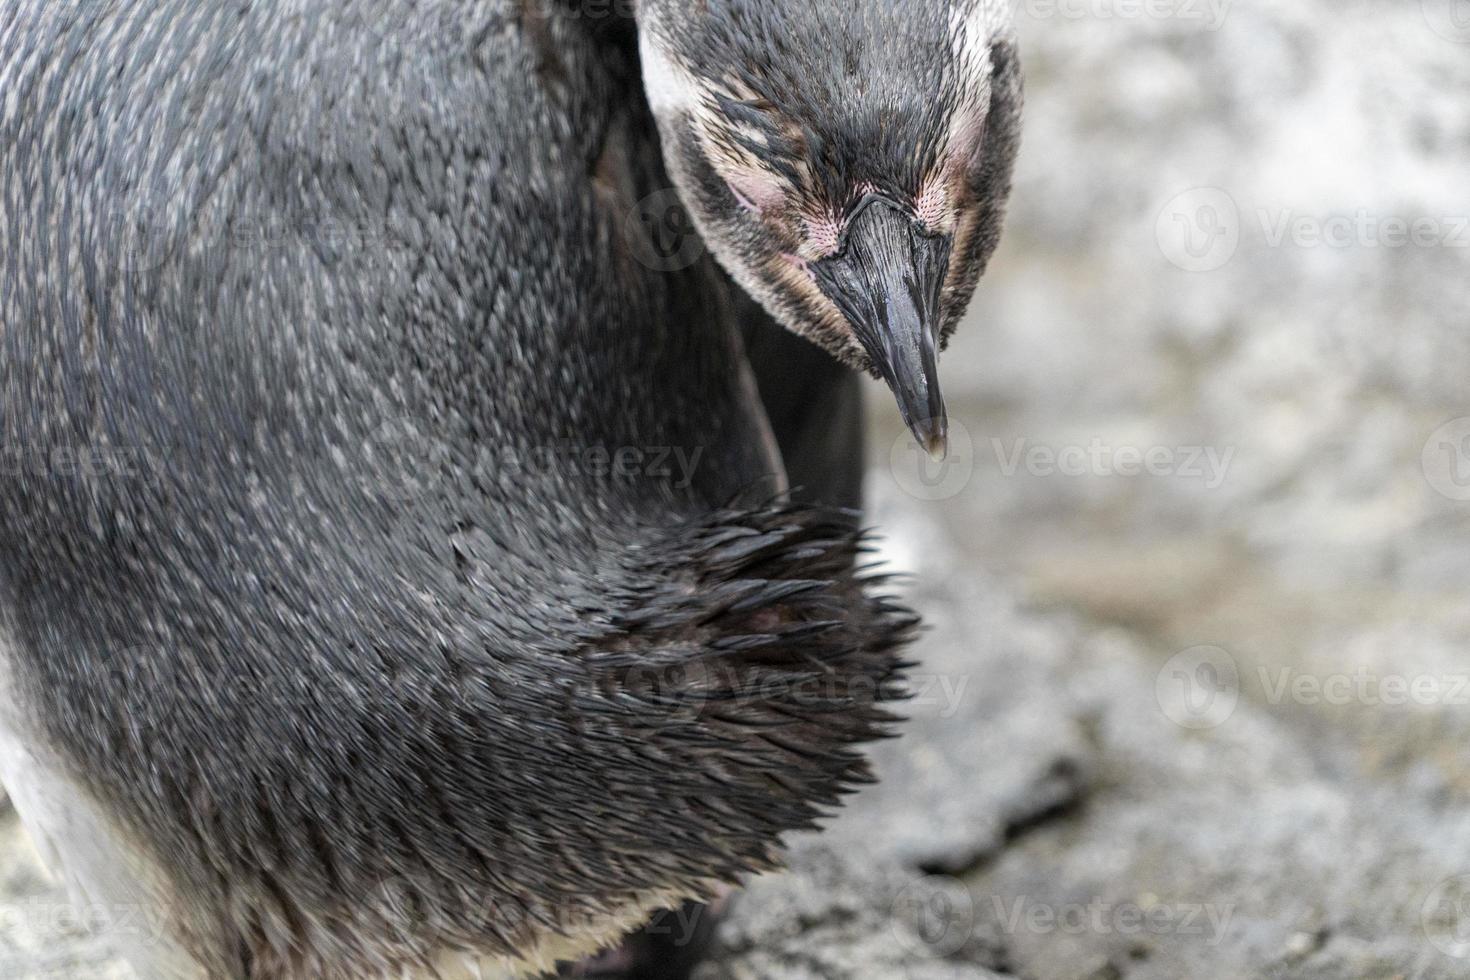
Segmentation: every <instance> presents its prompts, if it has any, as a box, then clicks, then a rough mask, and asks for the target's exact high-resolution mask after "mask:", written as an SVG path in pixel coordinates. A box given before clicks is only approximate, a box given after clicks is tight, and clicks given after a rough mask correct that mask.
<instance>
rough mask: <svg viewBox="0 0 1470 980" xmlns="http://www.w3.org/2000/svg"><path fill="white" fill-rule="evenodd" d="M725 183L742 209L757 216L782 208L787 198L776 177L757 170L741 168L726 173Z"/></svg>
mask: <svg viewBox="0 0 1470 980" xmlns="http://www.w3.org/2000/svg"><path fill="white" fill-rule="evenodd" d="M724 177H725V184H726V186H728V187H729V188H730V193H731V195H733V196H734V198H735V202H736V203H737V204H739V205H740V207H741V209H742V210H744V211H746V212H747V213H749V214H752V215H754V216H756V217H761V216H763V215H765V214H767V213H768V212H771V211H775V210H776V209H778V208H780V207H781V205H782V204H783V203H784V202H785V200H786V195H785V193H783V192H782V190H781V185H780V184H779V183H777V180H776V178H775V177H772V176H770V175H768V174H763V173H760V172H758V171H755V170H749V169H741V170H738V171H732V172H729V173H726V174H725V175H724Z"/></svg>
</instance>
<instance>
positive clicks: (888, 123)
mask: <svg viewBox="0 0 1470 980" xmlns="http://www.w3.org/2000/svg"><path fill="white" fill-rule="evenodd" d="M639 34H640V49H641V59H642V64H643V75H644V83H645V89H646V91H647V93H648V97H649V103H650V106H651V107H652V109H653V112H654V114H655V116H656V117H657V119H658V123H659V129H660V135H661V138H662V142H663V152H664V157H665V161H666V163H667V165H668V168H669V171H670V174H671V175H672V177H673V179H674V181H675V183H676V185H677V186H678V188H679V191H680V194H681V197H682V198H683V200H684V203H685V205H686V206H687V207H688V209H689V211H690V213H691V215H692V216H693V218H694V221H695V224H696V226H697V227H698V229H699V231H700V233H701V234H702V235H703V236H704V238H705V241H706V242H707V243H708V244H709V246H710V249H711V250H712V251H713V253H714V254H715V256H716V258H718V259H719V261H720V262H721V264H722V265H723V266H724V267H725V268H726V270H727V271H729V273H730V274H731V275H732V276H733V277H734V278H735V279H736V280H737V281H738V282H739V283H740V284H741V286H743V287H744V288H745V289H746V290H747V291H748V292H749V293H750V294H751V295H752V296H754V297H755V298H756V299H757V300H759V301H760V302H761V303H762V304H763V305H764V306H765V308H766V309H767V311H769V312H770V313H771V315H772V316H774V317H775V318H776V319H777V320H779V321H780V322H781V323H783V324H784V325H785V326H786V327H788V328H789V329H791V330H793V331H795V332H796V333H798V334H800V335H802V336H804V337H806V338H808V339H809V340H811V341H813V342H815V343H817V344H819V345H820V346H822V347H824V348H826V349H827V350H828V351H829V352H830V353H832V354H833V355H834V356H836V357H838V358H839V359H841V360H843V361H845V362H847V363H848V364H851V365H852V366H854V367H857V368H859V369H863V370H866V371H868V372H869V373H871V374H873V375H874V376H876V377H881V378H882V379H883V380H884V381H886V382H887V383H888V385H889V387H890V388H891V389H892V390H893V393H894V395H895V397H896V398H897V400H898V406H899V409H900V411H901V413H902V414H903V417H904V421H905V422H906V423H907V424H908V425H909V427H910V429H911V430H912V431H913V433H914V436H915V438H917V439H918V440H919V442H920V443H921V444H922V445H924V446H925V447H926V448H927V449H929V451H930V452H931V453H936V454H938V453H942V452H943V449H944V445H945V438H946V428H947V421H946V416H945V408H944V399H943V396H942V394H941V392H940V387H939V377H938V367H937V358H938V351H939V350H940V349H942V347H943V346H944V344H945V342H946V341H947V340H948V337H949V334H950V333H951V331H953V329H954V327H955V325H956V323H957V322H958V321H959V319H960V317H961V315H962V314H963V313H964V311H965V308H966V306H967V305H968V303H969V300H970V296H971V294H972V293H973V292H974V288H975V284H976V282H977V281H978V279H979V277H980V275H981V273H982V272H983V271H984V267H985V264H986V262H987V261H988V259H989V257H990V254H991V252H992V251H993V250H994V248H995V245H996V243H997V241H998V239H999V235H1000V224H1001V217H1002V214H1003V211H1004V205H1005V200H1006V198H1007V197H1008V195H1009V191H1010V181H1011V170H1012V166H1013V163H1014V159H1015V153H1016V147H1017V141H1018V140H1017V138H1018V129H1019V125H1020V103H1021V83H1020V69H1019V63H1018V59H1017V57H1016V45H1015V39H1014V33H1013V31H1012V28H1011V24H1010V14H1009V10H1008V7H1007V5H1006V3H1005V2H1004V0H802V2H801V3H784V2H777V0H707V2H692V0H641V3H640V6H639Z"/></svg>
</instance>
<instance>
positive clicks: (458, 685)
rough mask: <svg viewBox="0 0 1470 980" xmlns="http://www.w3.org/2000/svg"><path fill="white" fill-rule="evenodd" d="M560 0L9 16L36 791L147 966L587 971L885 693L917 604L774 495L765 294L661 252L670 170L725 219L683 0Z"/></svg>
mask: <svg viewBox="0 0 1470 980" xmlns="http://www.w3.org/2000/svg"><path fill="white" fill-rule="evenodd" d="M691 6H692V5H691ZM865 6H866V5H865ZM880 6H881V5H880ZM935 6H936V8H937V7H938V6H941V5H939V4H937V3H936V4H935ZM945 6H947V5H945ZM571 9H572V8H571V5H565V4H561V3H556V2H553V3H546V2H538V0H480V2H467V3H456V4H445V5H433V4H417V5H404V4H401V3H397V2H395V0H338V2H335V3H330V4H329V3H323V2H321V0H260V2H257V3H252V4H245V5H222V4H213V3H208V2H205V0H151V2H147V3H144V2H142V0H110V2H106V3H88V4H77V5H63V6H61V7H58V6H57V5H55V4H54V3H51V2H49V0H20V2H18V3H16V4H13V5H12V6H11V8H10V9H9V10H8V11H7V14H6V16H5V18H4V19H3V20H0V91H3V92H4V93H5V94H4V96H3V98H0V201H3V205H0V256H3V259H0V261H3V266H0V451H3V453H4V458H3V459H0V463H3V467H0V482H3V486H0V555H3V558H0V779H3V781H4V783H5V785H6V787H7V789H8V790H9V792H10V794H11V796H12V799H13V800H14V802H15V804H16V807H17V810H18V811H19V812H20V814H21V816H22V819H23V821H24V822H25V824H26V826H27V828H28V829H29V831H30V832H31V834H32V835H33V837H34V838H35V840H36V841H37V842H38V844H39V845H40V847H41V849H42V851H43V853H45V854H46V855H47V856H48V858H49V860H50V862H51V863H52V864H53V866H55V867H56V868H58V869H59V870H60V872H61V873H62V874H63V876H64V877H65V878H66V880H67V882H68V885H69V886H70V888H71V890H72V894H73V895H74V896H75V898H76V899H77V900H78V901H79V902H82V903H85V904H86V905H87V907H88V908H89V910H92V911H93V912H95V913H99V914H101V915H102V917H103V918H105V919H108V920H110V922H111V925H112V927H113V932H114V935H115V936H116V937H117V939H118V941H119V943H120V945H121V946H122V948H123V951H124V953H125V955H126V956H127V957H128V959H129V960H130V961H131V962H132V963H133V965H134V967H135V968H136V970H137V972H138V973H139V974H140V975H141V976H143V977H146V978H149V980H153V978H159V980H174V978H181V980H194V978H211V980H213V978H245V980H297V978H308V977H310V978H326V980H333V978H349V977H351V978H356V977H379V976H392V977H425V978H427V977H443V978H456V977H496V978H498V977H504V978H510V977H524V976H536V975H541V974H544V973H547V972H550V971H552V970H555V969H557V968H558V965H559V964H562V965H565V964H567V963H573V962H576V961H579V960H584V958H586V957H588V956H591V955H592V954H594V953H596V952H597V951H598V950H602V949H605V948H607V947H608V946H609V945H610V944H612V943H615V942H617V941H618V939H619V938H620V937H622V936H623V935H625V934H626V933H628V932H629V931H630V930H632V929H635V928H636V927H637V926H639V925H640V924H641V923H642V922H644V921H645V920H646V919H647V918H648V917H649V915H650V914H652V913H654V912H656V911H657V910H660V909H669V908H676V907H678V906H679V904H680V903H682V902H686V901H690V900H703V899H708V898H710V897H712V896H714V895H717V894H719V893H720V891H721V890H722V888H723V887H724V885H726V884H728V883H733V882H738V881H739V880H740V878H741V876H743V875H745V874H748V873H750V872H753V871H760V870H765V869H768V868H772V867H774V866H776V865H777V864H778V862H779V844H780V840H781V837H782V835H784V834H786V833H789V832H791V831H795V830H799V829H809V828H811V827H812V826H814V822H815V821H816V820H817V819H818V818H819V817H820V816H821V815H823V814H824V813H827V812H830V810H831V809H832V808H833V807H835V806H836V805H837V804H838V803H839V802H840V799H841V798H842V796H843V795H844V794H845V793H847V792H849V791H851V789H852V788H853V787H854V786H856V785H858V784H860V783H862V782H863V781H864V780H866V779H868V778H869V776H868V771H867V768H866V764H865V761H864V759H863V756H862V754H861V751H860V749H861V746H862V745H863V743H865V742H868V741H870V740H872V739H874V738H878V737H882V736H884V735H886V734H889V732H890V727H891V723H892V720H893V715H892V712H891V709H890V705H891V703H892V702H893V701H894V700H896V699H897V698H899V697H900V696H901V675H902V672H903V669H904V667H905V664H904V662H903V660H902V654H901V650H902V648H903V646H904V645H905V644H906V643H907V642H908V641H909V640H910V639H911V637H912V635H913V632H914V629H915V619H914V617H913V616H912V614H911V613H910V612H908V610H906V609H904V608H903V607H902V606H901V605H899V604H898V603H896V602H895V601H893V600H892V599H890V598H889V597H887V596H885V595H883V594H881V591H880V590H881V586H880V584H879V583H878V581H876V580H873V579H870V578H865V577H864V573H863V572H862V571H861V570H860V569H859V567H858V561H857V557H858V555H860V554H861V553H862V551H863V550H864V548H865V544H864V538H863V536H862V534H861V532H860V531H859V530H858V529H857V528H856V527H855V525H854V522H853V520H852V519H851V516H850V515H846V514H841V513H834V512H832V511H831V510H828V509H825V508H821V507H815V506H810V505H807V504H804V503H801V502H797V501H793V500H791V499H790V497H789V496H788V495H787V494H786V492H785V491H786V489H787V487H788V480H787V478H786V470H785V467H784V466H783V461H782V458H781V452H780V449H779V446H778V440H779V438H780V437H778V435H777V433H776V432H775V431H774V430H773V427H772V424H771V416H770V415H769V414H768V413H767V411H766V407H765V406H766V401H767V400H770V398H769V396H768V397H767V399H766V400H763V398H762V391H763V390H765V386H762V385H761V383H760V382H759V381H758V380H757V378H756V375H755V372H754V371H753V370H752V368H751V365H750V363H749V361H748V359H747V352H746V350H745V348H744V345H743V341H742V329H741V321H740V319H739V318H740V312H739V309H738V305H737V299H738V297H734V296H732V295H731V293H730V291H729V290H728V289H727V288H725V287H724V286H723V285H722V284H721V283H720V281H719V280H718V279H717V278H716V274H715V272H714V270H713V269H712V268H711V266H710V265H709V263H707V262H696V263H694V264H693V265H691V266H689V267H688V268H685V269H679V270H664V269H651V268H649V267H648V266H646V265H644V264H641V263H640V262H639V261H638V259H637V258H636V256H635V255H634V254H630V249H629V248H628V247H627V241H626V238H627V235H628V230H627V226H628V222H627V221H626V216H627V215H628V214H629V213H630V212H632V211H633V210H634V209H635V205H636V202H638V201H639V200H642V199H644V198H646V196H647V195H648V194H650V193H656V192H658V191H659V190H660V189H661V188H663V187H666V186H668V182H669V180H670V179H672V181H673V183H674V185H675V186H676V187H678V188H679V189H680V191H681V193H682V194H683V196H684V198H685V200H686V202H690V203H691V210H693V212H694V213H695V215H696V217H697V218H698V219H699V220H700V221H701V222H702V224H703V225H706V226H709V228H710V230H709V231H707V232H706V233H707V234H712V233H713V232H716V231H718V230H719V229H716V228H714V226H713V225H712V224H711V219H712V217H713V216H715V212H712V211H710V210H709V208H708V207H707V205H705V204H704V203H701V201H700V198H699V197H698V193H700V192H702V189H703V184H704V183H706V182H707V181H704V180H703V178H700V179H698V180H697V181H696V182H695V183H691V182H690V176H691V173H692V172H691V171H688V170H681V169H680V166H681V165H682V164H683V163H684V162H687V161H686V159H685V157H684V156H682V155H681V151H680V149H679V134H678V133H677V132H671V130H670V129H669V128H668V127H669V125H670V122H669V120H670V117H669V116H668V115H667V113H666V112H663V113H660V114H659V115H657V117H656V115H655V112H656V111H657V110H660V108H661V107H662V109H663V110H667V108H668V102H667V100H666V99H664V100H662V101H661V100H660V99H659V98H649V99H645V85H647V84H648V83H649V81H650V78H652V80H653V81H654V82H655V83H658V84H662V83H663V81H665V79H663V77H662V76H661V75H660V74H659V72H661V71H667V70H671V69H670V65H671V64H672V62H665V63H663V64H660V63H658V62H654V64H653V74H652V76H650V74H649V62H648V55H649V52H650V51H655V52H657V51H664V52H666V53H667V54H668V56H669V57H670V58H673V57H678V56H679V55H677V54H676V53H675V51H674V49H671V48H667V47H660V46H659V45H661V44H663V42H661V41H658V40H657V38H662V37H664V36H666V32H669V31H671V30H673V27H672V26H671V25H672V23H673V22H672V20H671V10H672V8H668V9H663V10H660V9H659V8H658V7H657V5H656V4H652V3H650V4H644V5H642V6H640V8H639V14H638V19H637V23H636V29H637V32H638V35H637V45H638V48H639V51H640V52H641V56H642V58H643V59H644V63H643V66H642V74H641V75H640V70H639V66H638V64H637V62H635V61H632V60H630V59H629V58H628V56H627V43H628V42H627V38H626V36H625V32H626V29H627V28H628V27H629V26H631V25H627V24H621V23H617V24H613V25H606V24H598V23H594V22H589V20H588V19H587V18H581V17H577V16H572V15H571V13H569V11H570V10H571ZM645 14H652V15H653V16H651V17H645ZM655 24H656V25H657V26H658V33H657V34H656V35H653V36H650V34H649V33H648V32H649V30H650V28H651V27H653V26H654V25H655ZM679 36H681V37H685V38H686V39H687V38H688V37H690V36H692V35H688V34H680V35H679ZM927 81H929V80H928V79H925V78H923V77H915V78H914V79H913V83H914V84H925V83H927ZM655 91H658V92H660V93H662V94H663V95H667V94H668V89H667V88H661V89H658V88H655V87H651V88H650V89H649V95H650V96H652V95H653V94H654V92H655ZM726 111H728V112H729V119H730V120H731V121H732V123H733V122H738V121H739V120H741V119H744V118H745V116H744V115H743V113H742V110H740V109H738V108H736V107H733V106H727V107H726ZM658 128H661V129H662V130H663V147H664V151H665V152H664V154H663V156H662V157H661V156H660V153H659V149H658V139H657V138H656V130H657V129H658ZM670 161H674V163H673V164H672V165H671V164H670ZM840 162H841V161H839V160H837V159H836V158H830V159H829V158H828V157H826V156H822V157H818V158H814V160H813V162H812V163H811V165H812V166H818V167H820V166H827V165H836V164H838V163H840ZM666 166H668V169H669V173H667V174H666V173H665V167H666ZM981 171H982V172H983V171H984V167H983V166H982V167H981ZM732 186H733V185H732ZM748 190H750V191H755V192H758V188H756V187H755V186H754V185H752V186H751V187H750V188H748ZM745 193H746V192H745V191H742V194H745ZM895 194H896V192H895ZM885 207H889V208H890V209H892V207H893V205H892V204H885ZM973 220H974V219H973V216H970V217H964V216H961V217H957V218H955V219H954V221H955V226H956V227H963V226H964V225H965V222H966V221H973ZM891 224H892V222H891V219H890V220H889V225H891ZM884 227H888V225H885V226H884ZM890 230H891V229H890ZM925 230H929V229H928V228H927V226H926V229H925ZM976 234H979V233H972V234H971V235H970V236H969V237H965V236H960V235H958V233H956V235H957V237H956V238H955V242H956V244H955V245H954V246H953V249H952V250H953V252H954V254H955V255H958V256H961V257H963V256H965V255H967V254H969V252H968V251H967V250H968V249H973V248H974V245H973V239H974V238H975V235H976ZM722 241H723V242H728V241H730V239H729V238H728V236H727V237H726V238H725V239H721V240H717V239H716V238H714V237H711V238H710V239H709V242H710V246H711V249H712V250H713V251H714V253H715V256H716V257H717V258H721V259H722V260H723V261H724V262H725V264H726V266H727V268H729V269H730V270H731V274H732V275H733V276H734V278H735V279H736V281H738V282H740V284H741V285H742V287H743V288H744V289H746V290H749V291H750V292H751V293H752V294H753V295H755V296H756V297H757V298H759V299H761V300H762V303H763V306H764V307H765V308H766V309H767V310H768V311H769V312H771V313H774V314H776V318H777V319H778V320H780V321H781V323H782V325H783V327H789V328H791V329H793V330H795V331H796V332H798V333H803V334H804V335H805V336H809V337H812V338H814V339H817V340H818V341H820V342H821V343H822V345H823V346H824V347H827V348H828V349H829V350H833V351H834V352H837V353H842V354H843V356H844V357H846V358H847V359H848V361H849V363H863V362H861V361H860V359H858V357H857V355H856V354H854V350H856V348H853V347H851V345H850V344H849V345H847V346H843V344H842V343H840V342H839V341H841V338H842V334H841V328H840V326H839V325H838V324H837V321H836V320H835V319H833V318H832V317H831V316H830V315H829V316H827V317H826V319H821V320H820V321H812V322H810V323H809V322H808V321H807V320H805V319H802V318H800V317H797V316H796V315H795V314H794V313H793V310H794V309H795V307H792V306H789V305H781V304H780V303H777V302H774V301H773V297H774V298H779V297H781V296H784V295H786V294H785V293H782V292H780V290H779V289H778V288H777V287H776V286H771V287H770V289H769V290H767V291H765V292H762V291H761V290H756V289H751V287H750V285H749V284H748V283H747V282H746V281H745V280H746V278H747V277H748V276H749V275H750V274H752V273H751V269H752V268H753V266H751V265H750V264H749V263H747V264H745V265H735V264H732V263H731V260H730V258H729V257H728V255H729V253H728V252H725V254H723V255H722V249H724V248H725V245H723V244H721V242H722ZM751 247H752V248H753V247H754V246H753V245H752V246H751ZM864 247H867V246H864ZM632 251H636V250H632ZM982 251H983V249H982ZM741 254H745V253H741ZM911 254H913V255H917V254H918V251H917V247H915V248H914V249H911ZM812 264H814V265H815V264H817V263H816V262H813V263H812ZM824 268H827V269H831V268H834V267H832V266H828V267H824ZM831 276H832V277H833V278H834V280H835V279H836V278H837V277H838V274H837V273H831ZM960 280H963V275H961V276H960ZM782 282H783V283H784V280H782ZM780 288H781V289H784V288H785V286H782V287H780ZM861 288H862V285H861V283H848V292H847V293H842V292H841V291H840V290H839V289H837V288H836V287H834V292H833V295H842V296H846V297H848V299H849V300H850V302H851V303H853V304H856V303H857V302H858V301H857V299H856V298H854V297H856V296H857V295H858V293H859V292H860V291H861ZM834 302H835V301H834ZM889 305H890V306H892V303H890V304H889ZM853 308H854V309H856V306H854V307H853ZM817 322H820V324H821V325H822V328H823V329H822V330H815V329H814V327H813V326H812V324H813V323H817ZM852 322H853V323H856V321H855V320H854V321H852ZM896 322H897V321H895V323H896ZM872 326H873V325H872V324H871V323H870V324H868V325H867V326H866V327H864V328H862V329H869V328H871V327H872ZM858 329H859V328H858V327H856V326H854V327H853V328H852V330H853V331H854V332H853V333H852V336H853V337H857V333H856V332H855V331H857V330H858ZM895 329H897V328H895ZM905 329H906V328H905ZM863 349H864V350H866V348H863ZM875 349H876V348H875ZM864 366H867V367H869V368H871V369H874V370H879V371H882V370H884V368H883V367H882V366H881V365H879V363H878V362H877V361H872V362H870V363H866V364H864ZM894 370H900V369H898V368H895V369H894ZM895 376H897V375H895ZM780 387H782V386H781V385H776V386H775V387H773V388H771V389H770V390H772V391H775V390H777V389H779V388H780ZM786 387H787V388H788V389H789V384H788V385H787V386H786ZM792 405H793V406H795V407H794V408H793V409H792V410H791V411H790V412H789V413H788V415H789V417H790V419H792V420H793V421H791V422H790V423H789V424H787V425H785V426H783V429H782V431H783V432H784V433H786V434H787V435H786V438H787V439H788V440H789V439H790V438H791V436H790V433H792V432H802V433H810V432H812V431H815V430H814V429H813V425H812V420H811V416H812V415H813V413H814V412H815V411H816V409H815V408H814V407H812V406H810V404H809V403H808V404H805V405H803V404H802V400H801V399H800V398H796V399H794V400H793V401H792ZM792 445H794V443H793V444H792ZM573 969H582V968H580V967H577V968H573Z"/></svg>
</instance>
